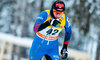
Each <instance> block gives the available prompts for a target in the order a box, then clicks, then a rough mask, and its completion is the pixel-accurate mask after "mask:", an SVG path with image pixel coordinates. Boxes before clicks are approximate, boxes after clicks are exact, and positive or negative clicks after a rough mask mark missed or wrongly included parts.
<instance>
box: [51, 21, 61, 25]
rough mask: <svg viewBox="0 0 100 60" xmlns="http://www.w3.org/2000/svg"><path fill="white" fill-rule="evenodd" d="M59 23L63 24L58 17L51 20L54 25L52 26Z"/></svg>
mask: <svg viewBox="0 0 100 60" xmlns="http://www.w3.org/2000/svg"><path fill="white" fill-rule="evenodd" d="M57 24H61V22H60V21H59V20H57V19H53V20H52V21H51V25H52V26H57Z"/></svg>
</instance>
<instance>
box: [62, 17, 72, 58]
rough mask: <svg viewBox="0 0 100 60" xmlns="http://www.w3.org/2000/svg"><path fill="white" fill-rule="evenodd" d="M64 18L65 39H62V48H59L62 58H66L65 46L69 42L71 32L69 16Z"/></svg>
mask: <svg viewBox="0 0 100 60" xmlns="http://www.w3.org/2000/svg"><path fill="white" fill-rule="evenodd" d="M65 19H66V23H65V39H64V44H63V48H62V50H61V54H62V55H63V57H62V58H63V59H66V58H67V56H68V54H67V46H68V44H69V41H70V38H71V34H72V30H71V25H70V21H69V18H67V17H65ZM64 51H65V53H64ZM64 54H65V55H64Z"/></svg>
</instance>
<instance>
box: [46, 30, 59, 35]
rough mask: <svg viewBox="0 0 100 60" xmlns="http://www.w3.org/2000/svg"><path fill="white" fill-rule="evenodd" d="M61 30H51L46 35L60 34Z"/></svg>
mask: <svg viewBox="0 0 100 60" xmlns="http://www.w3.org/2000/svg"><path fill="white" fill-rule="evenodd" d="M58 32H59V30H58V29H50V30H48V31H47V32H46V33H48V34H51V35H55V34H56V33H58Z"/></svg>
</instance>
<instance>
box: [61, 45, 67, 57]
mask: <svg viewBox="0 0 100 60" xmlns="http://www.w3.org/2000/svg"><path fill="white" fill-rule="evenodd" d="M61 55H62V56H63V57H62V59H66V58H67V57H68V51H67V45H65V44H64V46H63V48H62V50H61Z"/></svg>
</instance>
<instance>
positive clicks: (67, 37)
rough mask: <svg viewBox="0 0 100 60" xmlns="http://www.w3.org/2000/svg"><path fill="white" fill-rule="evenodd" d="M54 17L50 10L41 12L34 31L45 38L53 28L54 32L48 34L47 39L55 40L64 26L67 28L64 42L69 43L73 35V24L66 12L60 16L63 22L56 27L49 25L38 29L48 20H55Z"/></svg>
mask: <svg viewBox="0 0 100 60" xmlns="http://www.w3.org/2000/svg"><path fill="white" fill-rule="evenodd" d="M53 19H54V18H53V17H52V16H51V15H50V10H45V11H43V12H41V13H40V15H39V16H38V18H37V20H36V22H35V25H34V29H33V30H34V32H36V34H37V36H39V37H40V38H42V39H44V38H45V36H46V35H47V32H48V31H49V30H50V29H51V28H52V32H51V33H50V34H48V35H47V37H46V38H45V40H49V41H54V40H56V39H57V38H58V35H59V33H60V32H61V30H62V29H63V28H65V31H66V33H65V40H64V44H66V45H68V43H69V40H70V37H71V25H70V21H69V18H68V17H67V16H65V14H63V15H62V16H61V17H60V18H59V20H60V22H61V24H58V25H57V26H55V27H51V26H48V27H46V28H45V29H43V30H41V31H37V30H38V28H39V26H40V25H41V24H42V23H45V22H46V21H48V20H53Z"/></svg>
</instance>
